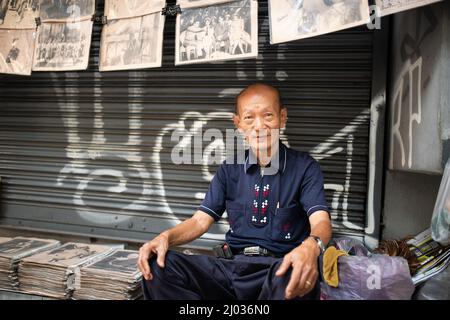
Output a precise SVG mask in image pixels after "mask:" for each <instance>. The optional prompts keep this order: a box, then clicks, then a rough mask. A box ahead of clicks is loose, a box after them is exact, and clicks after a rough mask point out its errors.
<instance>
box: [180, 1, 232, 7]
mask: <svg viewBox="0 0 450 320" xmlns="http://www.w3.org/2000/svg"><path fill="white" fill-rule="evenodd" d="M233 1H236V0H178V4H179V5H180V8H181V9H185V8H198V7H206V6H211V5H215V4H221V3H226V2H233Z"/></svg>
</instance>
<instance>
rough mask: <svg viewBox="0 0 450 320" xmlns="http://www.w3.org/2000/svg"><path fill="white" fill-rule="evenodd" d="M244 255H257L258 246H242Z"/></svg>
mask: <svg viewBox="0 0 450 320" xmlns="http://www.w3.org/2000/svg"><path fill="white" fill-rule="evenodd" d="M244 255H246V256H254V255H259V246H254V247H247V248H244Z"/></svg>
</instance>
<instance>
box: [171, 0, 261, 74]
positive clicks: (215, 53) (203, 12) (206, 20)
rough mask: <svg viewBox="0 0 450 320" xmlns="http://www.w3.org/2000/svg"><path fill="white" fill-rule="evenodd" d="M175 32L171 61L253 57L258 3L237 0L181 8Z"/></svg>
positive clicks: (194, 61) (256, 48) (254, 56)
mask: <svg viewBox="0 0 450 320" xmlns="http://www.w3.org/2000/svg"><path fill="white" fill-rule="evenodd" d="M175 36H176V40H175V41H176V46H175V65H182V64H191V63H201V62H211V61H221V60H235V59H245V58H256V57H257V55H258V3H257V1H254V0H241V1H234V2H231V3H225V4H219V5H213V6H209V7H200V8H193V9H186V10H183V13H182V14H179V15H178V16H177V25H176V35H175Z"/></svg>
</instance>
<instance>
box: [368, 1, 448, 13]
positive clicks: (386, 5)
mask: <svg viewBox="0 0 450 320" xmlns="http://www.w3.org/2000/svg"><path fill="white" fill-rule="evenodd" d="M440 1H442V0H396V1H392V0H375V3H376V5H377V7H378V13H379V15H380V16H387V15H389V14H393V13H396V12H401V11H405V10H410V9H414V8H417V7H421V6H425V5H427V4H431V3H435V2H440Z"/></svg>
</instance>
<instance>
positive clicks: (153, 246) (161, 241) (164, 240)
mask: <svg viewBox="0 0 450 320" xmlns="http://www.w3.org/2000/svg"><path fill="white" fill-rule="evenodd" d="M168 249H169V239H168V237H167V235H166V234H164V233H161V234H160V235H158V236H157V237H156V238H154V239H153V240H151V241H149V242H147V243H145V244H144V245H143V246H142V247H141V248H140V249H139V259H138V263H137V265H138V268H139V270H140V271H141V272H142V275H143V276H144V278H145V280H152V279H153V275H152V272H151V270H150V265H149V263H148V260H149V259H150V258H151V257H153V255H155V254H156V255H157V259H156V263H157V264H158V266H160V267H161V268H164V260H165V258H166V253H167V250H168Z"/></svg>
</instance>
